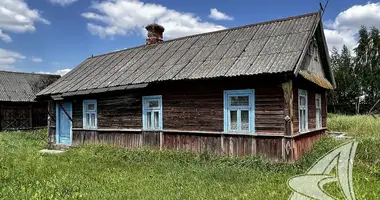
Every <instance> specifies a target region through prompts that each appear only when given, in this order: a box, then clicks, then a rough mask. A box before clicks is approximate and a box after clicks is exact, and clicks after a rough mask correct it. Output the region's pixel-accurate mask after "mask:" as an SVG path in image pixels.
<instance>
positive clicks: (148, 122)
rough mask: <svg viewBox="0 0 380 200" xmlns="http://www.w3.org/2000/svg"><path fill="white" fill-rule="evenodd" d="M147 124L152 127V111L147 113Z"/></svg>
mask: <svg viewBox="0 0 380 200" xmlns="http://www.w3.org/2000/svg"><path fill="white" fill-rule="evenodd" d="M146 126H147V128H148V129H151V128H152V118H151V112H147V113H146Z"/></svg>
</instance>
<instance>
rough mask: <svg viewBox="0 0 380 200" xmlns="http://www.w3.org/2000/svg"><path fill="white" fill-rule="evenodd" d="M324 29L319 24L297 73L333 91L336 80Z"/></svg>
mask: <svg viewBox="0 0 380 200" xmlns="http://www.w3.org/2000/svg"><path fill="white" fill-rule="evenodd" d="M322 27H323V25H322V22H319V23H318V24H317V27H316V30H315V33H314V35H313V36H312V37H311V38H310V41H309V43H308V46H307V47H306V48H305V52H304V55H303V57H302V61H301V63H300V66H299V68H298V69H296V70H295V73H296V75H297V74H298V73H299V74H300V75H301V76H302V77H303V78H305V79H307V80H309V81H311V82H313V83H315V84H317V85H319V86H321V87H323V88H326V89H333V88H335V79H334V76H333V73H332V69H331V65H330V57H329V54H328V49H327V44H326V39H325V36H324V33H323V29H322Z"/></svg>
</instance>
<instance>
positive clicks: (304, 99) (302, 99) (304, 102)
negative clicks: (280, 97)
mask: <svg viewBox="0 0 380 200" xmlns="http://www.w3.org/2000/svg"><path fill="white" fill-rule="evenodd" d="M300 106H302V107H303V106H306V98H305V97H303V96H301V97H300Z"/></svg>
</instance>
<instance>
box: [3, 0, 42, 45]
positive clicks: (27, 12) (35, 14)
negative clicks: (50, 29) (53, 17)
mask: <svg viewBox="0 0 380 200" xmlns="http://www.w3.org/2000/svg"><path fill="white" fill-rule="evenodd" d="M36 22H42V23H44V24H50V22H49V21H48V20H46V19H44V18H42V17H41V15H40V12H39V11H38V10H35V9H30V8H29V7H28V5H27V4H26V3H25V2H24V0H0V39H2V40H3V41H5V42H11V41H12V39H11V37H10V36H9V35H8V34H6V33H4V32H13V33H24V32H33V31H35V30H36V27H35V23H36Z"/></svg>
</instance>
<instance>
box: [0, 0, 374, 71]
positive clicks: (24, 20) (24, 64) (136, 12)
mask: <svg viewBox="0 0 380 200" xmlns="http://www.w3.org/2000/svg"><path fill="white" fill-rule="evenodd" d="M323 3H324V2H323ZM318 8H319V1H317V0H291V1H284V0H267V1H261V0H260V1H257V0H233V1H232V0H231V1H230V0H224V1H220V0H191V1H183V0H180V1H178V0H175V1H174V0H172V1H169V0H144V1H142V0H97V1H91V0H1V1H0V19H2V20H0V70H11V71H25V72H45V73H64V72H67V71H68V70H69V69H72V68H74V67H75V66H77V65H78V64H79V63H80V62H82V61H83V60H84V59H86V58H87V57H89V56H91V55H97V54H101V53H106V52H110V51H115V50H120V49H124V48H129V47H133V46H137V45H141V44H144V43H145V34H146V33H145V32H144V29H143V27H144V26H145V25H147V24H149V23H152V22H157V23H160V24H162V25H163V26H164V27H165V28H166V30H165V33H164V38H165V39H170V38H175V37H180V36H185V35H189V34H195V33H201V32H208V31H212V30H218V29H222V28H230V27H235V26H241V25H246V24H252V23H256V22H261V21H267V20H273V19H277V18H283V17H288V16H294V15H299V14H304V13H308V12H315V11H317V10H318ZM378 13H380V3H377V2H367V1H359V0H355V1H354V0H344V1H343V0H330V2H329V5H328V8H327V11H326V13H325V15H324V18H323V21H324V25H325V34H326V38H327V41H328V44H329V47H330V48H331V47H332V46H338V47H340V46H341V45H342V44H343V43H345V44H346V45H348V46H349V47H350V48H353V47H354V46H355V44H356V32H357V30H358V28H359V27H360V25H367V26H376V25H377V26H379V24H380V16H379V15H378Z"/></svg>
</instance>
